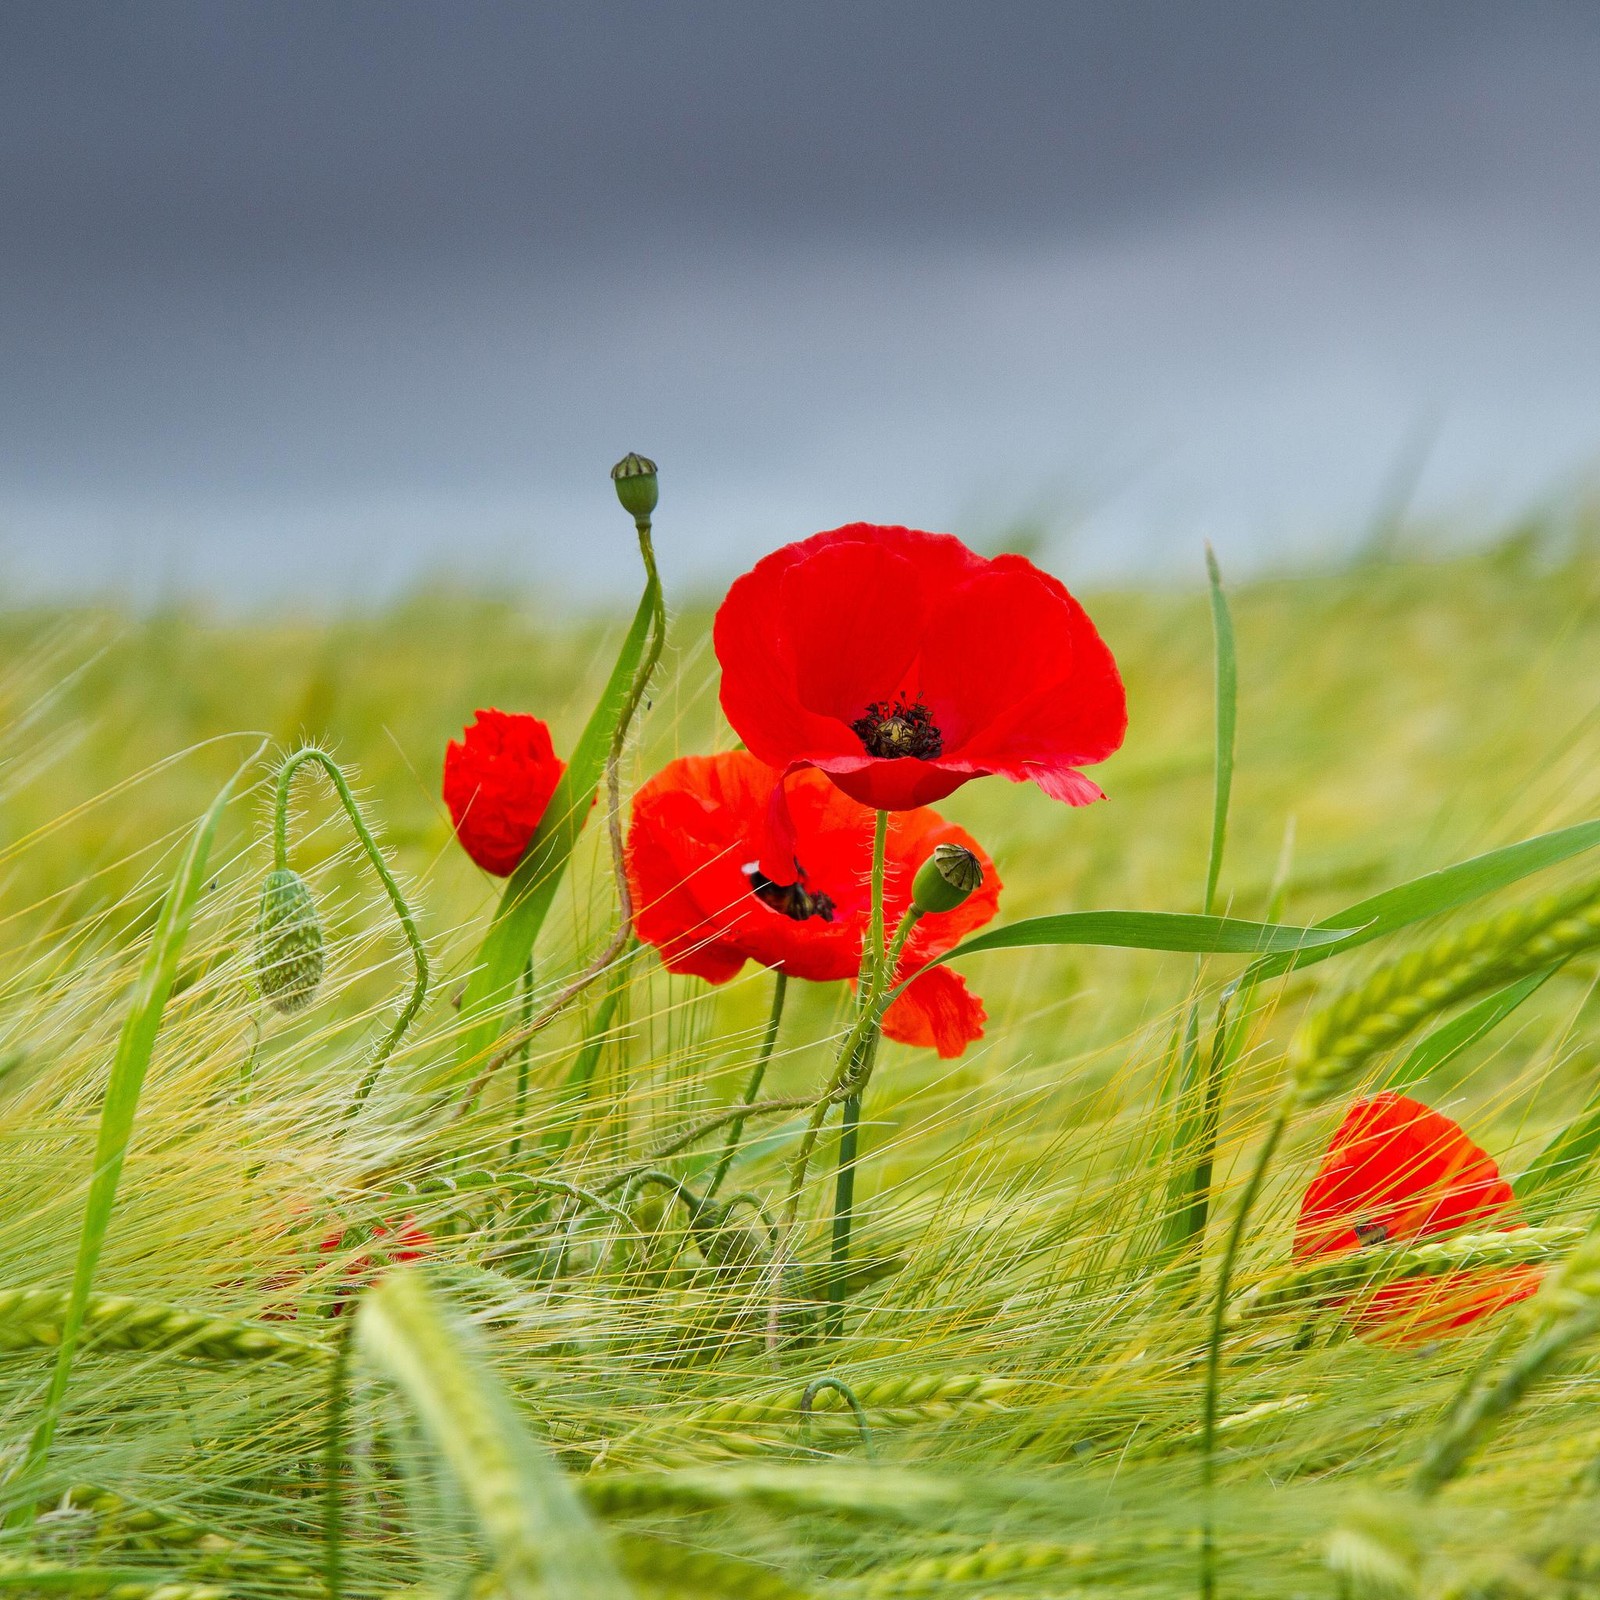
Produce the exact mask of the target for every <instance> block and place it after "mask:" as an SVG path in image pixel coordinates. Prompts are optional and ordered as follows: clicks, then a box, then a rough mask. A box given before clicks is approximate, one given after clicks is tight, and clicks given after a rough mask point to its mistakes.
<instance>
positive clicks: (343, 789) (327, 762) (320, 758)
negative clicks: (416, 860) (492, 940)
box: [272, 745, 428, 1118]
mask: <svg viewBox="0 0 1600 1600" xmlns="http://www.w3.org/2000/svg"><path fill="white" fill-rule="evenodd" d="M307 763H310V764H312V765H314V766H319V767H321V768H322V770H323V772H324V773H326V774H327V778H328V781H329V782H330V783H331V784H332V785H333V787H334V792H335V793H336V794H337V795H338V796H339V803H340V804H341V805H342V806H343V807H344V811H345V815H346V816H347V817H349V819H350V826H351V827H352V828H354V829H355V831H356V837H357V838H358V839H359V840H360V841H361V848H362V849H363V850H364V851H366V854H367V860H368V861H370V862H371V863H372V870H373V871H374V872H376V873H377V874H378V877H379V879H380V880H381V881H382V883H383V887H384V890H385V891H386V892H387V894H388V896H389V904H390V905H392V906H393V907H394V914H395V916H396V917H397V918H398V919H399V922H400V928H401V931H402V932H403V933H404V934H405V937H406V943H407V944H408V945H409V946H410V947H411V962H412V967H413V970H414V972H415V974H416V975H415V978H414V979H413V981H412V985H411V994H410V997H409V998H408V999H407V1001H406V1003H405V1005H404V1006H402V1007H401V1009H400V1014H399V1016H397V1017H396V1018H395V1020H394V1025H393V1026H392V1027H391V1028H390V1029H389V1032H388V1035H387V1037H386V1038H385V1039H384V1041H383V1043H382V1044H381V1045H379V1046H378V1050H377V1053H376V1054H375V1055H374V1056H373V1058H372V1060H371V1061H370V1062H369V1063H368V1066H367V1070H366V1073H365V1074H364V1075H363V1077H362V1079H361V1083H360V1085H359V1086H358V1087H357V1089H356V1092H355V1095H354V1097H353V1098H352V1100H351V1102H350V1104H349V1105H348V1106H347V1107H346V1108H345V1113H344V1114H345V1116H346V1118H349V1117H353V1116H354V1115H355V1114H356V1113H357V1112H358V1111H360V1109H361V1107H362V1106H363V1105H364V1104H365V1103H366V1098H367V1096H368V1095H369V1094H371V1093H372V1086H373V1085H374V1084H375V1083H376V1082H377V1081H378V1075H379V1074H380V1073H381V1072H382V1071H383V1069H384V1067H385V1065H386V1064H387V1063H388V1060H389V1057H390V1056H391V1055H393V1054H394V1051H395V1048H396V1046H397V1045H398V1044H399V1043H400V1041H401V1040H402V1039H403V1038H404V1037H405V1035H406V1030H407V1029H408V1028H409V1027H410V1026H411V1024H412V1022H413V1021H414V1020H415V1019H416V1015H417V1013H418V1012H419V1011H420V1010H421V1009H422V1002H423V1001H424V1000H425V999H426V998H427V995H428V952H427V951H426V950H425V949H424V948H423V945H422V936H421V934H419V933H418V932H417V922H416V918H415V917H413V916H412V914H411V907H410V906H408V905H407V904H406V897H405V896H404V895H403V894H401V892H400V885H399V884H398V883H396V882H395V877H394V874H393V873H392V872H391V871H390V870H389V863H388V862H387V861H385V860H384V859H383V852H382V851H381V850H380V849H379V848H378V842H377V840H376V839H374V838H373V837H372V830H371V829H370V828H368V826H367V821H366V818H365V817H363V816H362V815H361V807H360V806H359V805H357V804H356V797H355V796H354V795H353V794H352V793H351V792H350V785H349V784H348V783H347V782H346V781H345V776H344V773H343V772H342V771H341V770H340V767H339V764H338V762H336V761H335V760H334V759H333V757H332V756H330V755H329V754H328V753H327V751H326V750H319V749H318V748H317V747H316V746H315V745H307V746H306V747H305V749H303V750H297V751H295V753H294V754H293V755H292V756H290V757H289V759H288V760H287V761H285V762H284V764H283V765H282V767H280V768H279V769H278V793H277V802H276V804H275V806H274V808H273V818H272V858H273V865H274V866H276V867H279V868H282V867H286V866H287V865H288V864H289V860H288V858H289V790H290V788H291V786H292V785H293V783H294V777H295V774H296V773H297V772H298V771H299V770H300V768H301V767H303V766H305V765H306V764H307Z"/></svg>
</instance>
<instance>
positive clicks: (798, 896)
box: [627, 750, 1000, 1056]
mask: <svg viewBox="0 0 1600 1600" xmlns="http://www.w3.org/2000/svg"><path fill="white" fill-rule="evenodd" d="M777 782H778V774H777V772H776V771H774V769H773V768H771V767H769V766H767V765H766V764H765V763H764V762H762V761H759V760H758V759H757V758H756V757H755V756H753V755H751V754H749V753H748V752H747V751H743V750H736V751H730V752H729V753H728V754H726V755H720V756H685V757H683V758H681V759H680V760H677V761H674V762H671V763H670V764H669V765H668V766H666V767H665V768H663V769H662V770H661V771H660V772H658V773H657V774H656V775H655V777H653V778H651V779H650V781H649V782H648V783H646V784H645V785H644V786H643V787H642V788H641V789H640V790H639V792H638V793H637V794H636V795H635V796H634V800H633V822H632V825H631V827H630V828H629V830H628V852H627V865H628V884H629V887H630V889H631V890H632V891H633V899H634V904H635V906H636V907H637V911H636V914H635V923H634V925H635V928H636V929H637V931H638V934H639V937H640V938H641V939H644V940H646V941H648V942H649V943H650V944H653V945H655V946H656V948H657V949H658V950H660V952H661V958H662V960H663V961H664V962H665V963H666V965H667V968H668V970H669V971H672V972H687V973H692V974H694V975H695V976H696V977H700V978H705V979H707V980H708V981H709V982H711V983H726V982H727V981H728V979H730V978H731V977H733V976H734V975H735V973H737V972H738V971H739V969H740V968H741V967H743V966H744V964H745V962H746V961H747V960H749V961H759V962H760V963H761V964H762V965H763V966H766V967H772V968H775V969H781V970H782V971H784V972H786V973H788V974H789V976H790V977H794V978H806V979H809V980H811V981H812V982H814V983H829V982H838V981H839V980H841V979H846V978H854V977H855V976H856V975H857V973H858V971H859V970H860V966H861V941H862V938H863V937H864V935H865V932H866V927H867V922H868V919H869V916H870V913H871V894H870V887H869V876H870V873H871V868H872V831H873V817H872V813H871V812H870V811H868V810H867V809H866V807H865V806H862V805H859V804H857V803H856V802H855V801H854V800H851V799H849V798H848V797H847V796H845V795H843V794H841V793H840V792H839V791H838V790H837V789H835V788H834V787H833V785H832V784H831V783H829V782H828V780H827V779H826V778H825V777H824V776H823V775H822V774H821V773H819V772H800V773H797V774H796V775H795V777H794V779H793V780H792V782H791V783H790V785H789V808H790V815H791V818H792V821H793V824H794V829H795V846H796V849H795V854H796V857H797V859H798V861H799V863H800V864H801V869H802V870H801V874H800V878H799V881H798V882H796V883H793V884H789V885H780V884H776V883H774V882H772V881H771V880H770V879H769V878H767V877H765V876H764V875H763V874H762V872H761V871H760V868H759V865H758V863H759V862H760V860H761V858H762V854H763V851H764V850H765V849H766V846H767V834H768V826H769V811H770V802H771V799H772V794H773V791H774V789H775V787H776V785H777ZM945 843H951V844H960V845H965V846H966V848H967V849H969V850H970V851H972V853H973V854H974V855H975V856H977V857H978V860H979V862H980V863H981V865H982V867H983V883H982V884H981V885H980V887H979V888H978V889H976V890H975V891H974V892H973V894H972V895H971V896H970V898H968V899H967V900H966V901H965V902H964V903H963V904H962V905H960V906H958V907H957V908H956V909H955V910H954V911H946V912H941V913H939V914H936V915H929V916H925V917H923V918H921V920H920V921H919V922H918V923H917V925H916V928H915V930H914V931H913V933H912V935H911V938H910V940H909V941H908V942H907V945H906V951H905V955H904V957H903V959H902V962H901V967H900V971H899V974H898V977H900V978H904V977H905V976H906V974H907V973H911V972H915V971H916V970H917V969H918V968H919V967H920V966H922V965H923V964H924V963H926V962H927V961H928V960H929V959H930V957H932V956H936V955H939V954H942V953H943V952H944V951H946V950H949V949H951V948H952V947H953V946H954V945H956V944H958V943H959V942H960V941H961V940H962V939H963V938H965V937H966V935H967V934H969V933H970V932H972V930H973V929H975V928H979V927H981V926H982V925H983V924H984V923H985V922H987V921H988V920H989V919H990V918H991V917H992V916H993V915H994V914H995V911H996V909H997V908H998V905H999V899H1000V879H999V877H998V875H997V874H996V872H995V870H994V863H993V862H992V861H990V860H989V858H988V856H987V855H985V854H984V852H983V851H982V850H981V849H980V848H979V847H978V845H977V843H976V842H975V841H974V840H973V839H972V838H971V837H970V836H969V835H968V834H967V833H966V832H965V831H963V830H962V829H961V828H958V827H956V826H955V825H954V824H953V823H949V822H946V821H945V820H944V819H943V818H942V817H940V816H939V815H938V814H937V813H936V812H933V811H929V810H927V809H926V808H919V809H916V810H910V811H899V812H896V813H895V814H894V815H893V816H892V817H891V818H890V819H889V835H888V851H887V856H886V860H885V870H884V916H885V920H886V922H887V924H888V927H889V929H890V930H893V928H894V927H895V926H896V924H897V923H898V922H899V920H900V918H901V916H902V915H903V914H904V913H905V910H906V907H907V906H908V905H909V904H910V902H911V881H912V879H913V878H914V877H915V876H916V871H917V868H918V867H920V866H921V865H922V863H923V862H924V861H926V860H927V859H928V857H929V856H931V855H932V854H933V851H934V847H935V846H936V845H940V844H945ZM984 1020H985V1017H984V1010H983V1004H982V1002H981V1001H979V1000H978V999H977V997H976V996H975V995H972V994H970V993H968V991H967V986H966V984H965V983H963V982H962V980H961V978H960V977H958V976H957V975H956V974H955V973H953V972H951V971H950V969H949V968H948V967H936V968H934V970H933V971H931V972H925V973H923V974H922V976H921V977H919V978H918V979H917V980H916V981H915V982H914V983H913V984H912V985H911V986H910V987H909V988H908V989H907V990H906V992H905V993H904V994H903V995H901V997H900V998H899V999H898V1000H896V1001H895V1003H894V1004H893V1005H892V1006H890V1008H889V1011H888V1014H887V1015H886V1017H885V1018H884V1032H885V1033H886V1034H887V1035H888V1036H889V1037H890V1038H891V1039H897V1040H899V1041H900V1042H901V1043H903V1044H915V1045H924V1046H931V1047H932V1048H934V1049H936V1050H937V1051H938V1052H939V1054H940V1055H941V1056H958V1055H960V1054H961V1052H962V1051H963V1050H964V1049H965V1048H966V1047H967V1045H968V1044H969V1043H970V1042H971V1041H972V1040H974V1039H978V1038H981V1037H982V1036H983V1024H984Z"/></svg>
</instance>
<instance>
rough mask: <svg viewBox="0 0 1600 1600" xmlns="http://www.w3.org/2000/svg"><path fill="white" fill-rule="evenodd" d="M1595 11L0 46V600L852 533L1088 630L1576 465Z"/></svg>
mask: <svg viewBox="0 0 1600 1600" xmlns="http://www.w3.org/2000/svg"><path fill="white" fill-rule="evenodd" d="M1597 84H1600V6H1597V5H1595V4H1593V3H1592V0H1591V3H1584V4H1570V5H1559V4H1541V3H1538V0H1515V3H1511V0H1507V3H1502V4H1497V5H1481V4H1473V3H1470V0H1441V3H1437V4H1434V3H1408V0H1383V3H1372V4H1368V3H1335V0H1323V3H1320V4H1317V5H1295V4H1283V3H1281V0H1277V3H1263V4H1209V3H1204V0H1168V3H1164V4H1144V3H1138V0H1104V3H1100V4H1070V3H1067V0H1047V3H1039V4H1032V3H1009V4H1008V3H1005V0H983V3H977V0H974V3H959V4H958V3H945V0H918V3H915V4H872V3H862V0H854V3H837V4H836V3H832V0H827V3H820V0H816V3H805V0H800V3H795V4H785V5H779V4H777V3H759V0H758V3H754V4H752V3H750V0H742V3H735V0H730V3H727V4H709V3H706V4H700V3H681V4H672V3H665V4H664V3H661V0H655V3H649V4H638V5H625V4H618V3H611V0H586V3H584V0H576V3H573V4H570V5H557V4H548V3H546V4H480V3H472V0H436V3H431V4H413V3H406V0H383V3H381V4H380V3H361V4H354V3H348V0H307V3H304V4H298V3H274V0H256V3H251V4H234V3H229V0H201V3H193V4H166V3H161V0H145V3H139V4H132V3H129V4H122V3H116V0H93V3H85V4H76V3H71V0H37V3H35V0H10V3H8V4H7V5H6V6H4V7H3V8H0V219H3V220H0V577H3V578H4V579H5V580H6V581H7V582H8V583H9V584H12V585H20V586H21V587H22V588H23V589H25V590H35V591H36V590H39V589H41V588H43V589H61V588H67V589H82V588H85V587H88V588H130V589H133V590H134V591H136V592H139V593H142V594H146V595H148V594H152V593H156V592H161V591H164V590H166V589H168V588H170V587H172V586H180V587H191V588H200V589H206V590H211V591H214V592H218V593H220V594H222V595H224V596H226V597H229V598H231V599H235V600H242V601H246V602H248V601H251V600H255V599H258V598H279V597H283V596H295V595H306V596H311V595H317V596H321V597H322V598H324V599H325V600H328V601H332V602H337V601H342V600H345V599H348V598H354V597H368V596H373V595H379V594H382V593H385V592H388V591H390V590H392V589H394V588H395V587H397V586H402V585H404V584H406V583H408V582H413V581H415V580H416V579H417V578H418V577H419V576H422V575H425V574H429V573H436V572H441V571H443V572H450V573H453V574H455V575H456V576H458V577H459V578H461V579H464V580H471V579H480V578H481V579H492V578H495V577H498V576H502V575H526V576H530V577H532V578H534V579H536V580H544V581H547V582H550V583H552V584H557V585H560V586H562V587H564V588H567V589H573V590H577V591H580V592H586V591H587V592H594V591H601V592H603V591H605V590H607V589H608V588H611V587H613V586H617V585H624V586H626V587H628V588H631V587H632V586H633V584H634V573H633V570H632V554H631V550H630V548H629V540H628V538H627V528H626V525H625V523H622V522H620V521H619V513H618V512H617V511H616V510H615V507H614V503H613V502H612V501H611V499H610V488H609V484H608V483H607V481H606V476H605V474H606V469H607V467H608V466H609V465H610V463H611V461H612V460H613V459H614V458H615V457H616V456H618V455H620V454H621V453H622V452H623V451H624V450H628V449H637V450H642V451H645V452H647V453H650V454H654V455H656V456H657V457H658V459H659V460H660V461H661V463H662V469H663V506H662V512H661V522H660V528H661V539H662V543H663V547H664V549H663V554H664V559H665V561H666V564H667V566H668V568H669V573H670V574H671V575H673V576H676V577H677V579H678V580H679V581H680V583H685V582H704V583H710V582H713V581H716V580H717V579H719V578H720V577H721V576H723V575H726V574H727V573H729V572H731V571H733V570H735V569H736V568H737V567H738V566H740V565H742V564H743V563H745V562H746V561H747V560H748V559H749V558H750V557H752V556H753V555H755V554H756V553H758V552H760V551H761V550H762V549H764V548H767V547H769V546H771V545H772V544H775V543H778V542H781V541H783V540H785V539H788V538H792V537H797V536H800V535H803V534H805V533H809V532H812V531H814V530H816V529H817V528H821V527H828V526H832V525H834V524H836V523H839V522H843V521H847V520H851V519H854V518H870V519H875V520H882V521H905V522H910V523H914V524H918V525H921V526H927V527H936V528H951V529H954V530H956V531H958V532H963V533H966V534H968V535H970V536H973V537H975V538H992V537H995V536H996V535H997V534H998V532H999V530H1001V529H1003V528H1004V527H1005V526H1006V525H1007V524H1008V523H1011V522H1013V521H1022V522H1028V521H1038V522H1040V523H1041V524H1042V525H1044V526H1045V527H1047V528H1049V529H1052V530H1055V531H1056V532H1057V533H1058V535H1059V539H1058V542H1057V543H1056V545H1055V546H1053V547H1052V565H1054V566H1055V567H1056V568H1057V569H1058V570H1061V571H1063V572H1064V573H1067V574H1069V575H1073V574H1076V575H1078V576H1079V577H1082V578H1084V579H1088V578H1093V577H1104V576H1108V575H1121V574H1128V573H1150V572H1154V573H1157V574H1160V575H1163V576H1165V575H1168V574H1171V573H1173V572H1197V571H1198V551H1199V545H1200V541H1201V540H1202V539H1203V538H1207V537H1209V538H1211V539H1213V540H1214V541H1215V542H1216V544H1217V545H1218V548H1219V550H1220V551H1221V553H1222V554H1223V557H1224V559H1225V561H1227V562H1228V563H1229V564H1230V565H1231V566H1233V567H1234V568H1235V569H1241V568H1243V567H1245V566H1247V565H1250V564H1260V563H1281V562H1290V561H1297V560H1300V559H1304V558H1306V557H1308V556H1315V555H1317V554H1319V553H1323V552H1325V551H1327V550H1330V549H1339V548H1345V547H1348V545H1349V544H1350V543H1351V542H1352V541H1354V540H1355V539H1357V538H1358V537H1359V536H1360V533H1361V530H1362V529H1363V528H1364V527H1365V526H1366V525H1367V524H1368V523H1369V522H1370V521H1371V519H1372V517H1373V516H1374V515H1375V511H1376V508H1378V507H1380V506H1381V505H1383V504H1384V503H1385V499H1386V497H1387V496H1391V495H1392V494H1393V493H1395V492H1396V486H1397V485H1400V484H1402V483H1403V482H1404V481H1405V480H1406V479H1407V478H1408V477H1409V476H1410V475H1411V472H1412V467H1413V466H1415V467H1416V468H1417V469H1418V474H1419V475H1418V476H1417V481H1416V484H1415V497H1414V501H1413V504H1414V506H1415V509H1416V511H1417V513H1418V514H1419V515H1423V516H1426V515H1433V514H1447V515H1450V516H1452V517H1455V518H1458V519H1459V520H1460V523H1461V525H1462V526H1463V528H1466V529H1471V528H1481V527H1487V526H1490V525H1492V524H1493V523H1494V522H1495V521H1496V520H1497V519H1499V518H1501V517H1503V516H1505V515H1507V514H1508V513H1509V512H1512V511H1514V510H1516V509H1517V508H1520V507H1523V506H1526V505H1528V504H1530V503H1532V502H1534V501H1536V500H1540V499H1543V498H1546V497H1556V498H1559V497H1560V496H1562V495H1567V494H1571V493H1573V492H1574V490H1575V488H1576V487H1577V486H1578V485H1580V484H1582V483H1585V482H1587V481H1589V475H1590V471H1591V468H1592V467H1593V466H1594V464H1595V463H1596V461H1597V460H1600V291H1597V284H1600V269H1597V265H1596V263H1597V262H1600V94H1597V93H1596V85H1597Z"/></svg>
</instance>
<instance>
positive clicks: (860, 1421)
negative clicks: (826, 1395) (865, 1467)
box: [800, 1377, 878, 1461]
mask: <svg viewBox="0 0 1600 1600" xmlns="http://www.w3.org/2000/svg"><path fill="white" fill-rule="evenodd" d="M824 1389H831V1390H833V1392H834V1393H835V1394H836V1395H838V1396H840V1397H841V1398H842V1399H843V1401H844V1403H845V1404H846V1405H847V1406H849V1407H850V1411H851V1414H852V1415H853V1416H854V1417H855V1419H856V1427H857V1428H859V1429H860V1430H861V1447H862V1449H863V1450H865V1451H866V1454H867V1459H868V1460H869V1461H870V1460H872V1459H873V1458H874V1457H876V1455H877V1454H878V1452H877V1451H876V1450H875V1449H874V1448H873V1446H872V1429H871V1428H870V1427H869V1426H868V1424H867V1412H866V1407H864V1406H863V1405H862V1404H861V1402H860V1401H859V1400H858V1399H857V1398H856V1393H855V1390H854V1389H852V1388H851V1387H850V1385H849V1384H848V1383H846V1382H845V1381H844V1379H843V1378H832V1377H828V1378H813V1379H812V1380H811V1382H810V1383H808V1384H807V1385H806V1386H805V1389H804V1390H803V1391H802V1393H801V1395H800V1443H801V1444H802V1446H804V1447H806V1448H808V1449H809V1448H810V1444H811V1407H812V1406H813V1405H814V1404H815V1403H816V1398H817V1396H818V1395H819V1394H821V1393H822V1391H823V1390H824Z"/></svg>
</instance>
